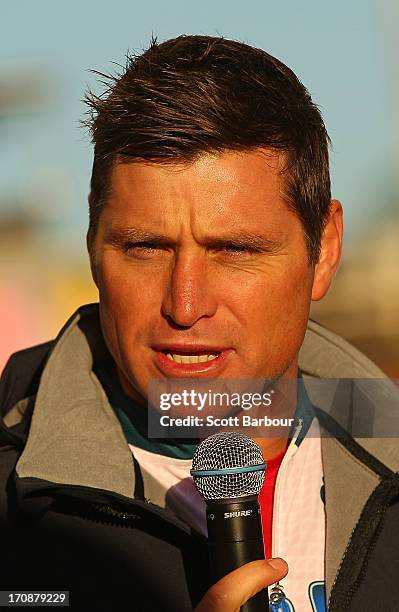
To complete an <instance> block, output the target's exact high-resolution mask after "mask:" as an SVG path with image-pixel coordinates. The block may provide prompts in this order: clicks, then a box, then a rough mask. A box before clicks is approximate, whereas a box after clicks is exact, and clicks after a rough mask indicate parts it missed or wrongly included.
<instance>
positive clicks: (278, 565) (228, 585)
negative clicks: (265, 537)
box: [194, 559, 288, 612]
mask: <svg viewBox="0 0 399 612" xmlns="http://www.w3.org/2000/svg"><path fill="white" fill-rule="evenodd" d="M287 571H288V567H287V564H286V562H285V561H283V559H270V560H269V561H265V560H263V561H262V560H258V561H251V563H246V564H245V565H243V566H241V567H239V568H238V569H236V570H234V571H233V572H230V573H229V574H227V576H224V578H221V579H220V580H219V581H218V582H217V583H216V584H214V585H213V586H212V587H211V588H210V589H209V590H208V591H207V592H206V594H205V595H204V597H203V598H202V599H201V601H200V603H199V604H198V605H197V606H196V608H195V610H194V612H238V611H239V610H240V609H241V610H242V608H243V606H244V605H245V604H247V602H248V600H249V601H250V600H251V598H253V596H254V595H256V594H257V593H259V592H260V591H262V589H264V588H265V587H268V586H270V585H271V584H274V583H275V582H277V581H278V580H281V578H284V576H286V574H287ZM247 605H248V604H247ZM262 605H263V608H262V610H263V612H268V605H267V601H266V599H265V600H264V603H263V604H262ZM244 610H245V608H244Z"/></svg>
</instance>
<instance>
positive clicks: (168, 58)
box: [84, 36, 331, 264]
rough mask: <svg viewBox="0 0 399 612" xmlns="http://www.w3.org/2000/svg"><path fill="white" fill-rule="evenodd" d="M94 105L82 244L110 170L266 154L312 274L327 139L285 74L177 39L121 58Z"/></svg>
mask: <svg viewBox="0 0 399 612" xmlns="http://www.w3.org/2000/svg"><path fill="white" fill-rule="evenodd" d="M97 74H100V76H101V77H103V78H104V79H105V81H104V80H103V83H105V84H106V85H107V89H106V91H105V92H104V93H103V94H102V95H101V96H96V95H95V94H93V93H92V92H89V93H88V94H87V95H86V102H87V104H88V106H89V116H90V118H89V120H88V121H86V122H84V123H85V124H86V125H87V126H89V128H90V130H91V134H92V140H93V143H94V163H93V171H92V178H91V193H90V198H89V203H90V224H89V231H88V243H89V248H90V244H91V242H92V240H93V238H94V237H95V234H96V230H97V225H98V220H99V216H100V213H101V210H102V207H103V205H104V202H105V201H106V198H107V193H108V186H109V175H110V170H111V168H112V166H113V164H114V163H115V162H116V161H118V162H121V163H123V162H131V161H135V160H136V161H143V160H146V161H149V162H153V163H162V164H165V163H185V162H187V163H188V162H192V161H193V160H195V159H196V158H198V157H199V156H200V155H201V154H205V153H217V152H221V151H226V150H231V151H246V150H247V151H249V150H253V149H256V148H269V149H272V150H275V151H281V152H284V153H285V159H286V164H285V167H284V174H285V176H284V195H285V197H286V201H287V204H288V206H289V207H290V208H291V209H292V210H294V211H295V212H296V214H297V215H298V217H299V219H300V220H301V222H302V225H303V228H304V236H305V240H306V243H307V247H308V253H309V261H310V263H311V264H315V263H316V262H317V260H318V258H319V253H320V239H321V235H322V232H323V228H324V225H325V221H326V218H327V215H328V212H329V205H330V197H331V195H330V175H329V163H328V145H329V137H328V134H327V132H326V129H325V126H324V123H323V119H322V117H321V114H320V112H319V110H318V108H317V106H315V104H314V103H313V102H312V99H311V97H310V95H309V93H308V91H307V90H306V88H305V87H304V86H303V85H302V83H301V82H300V81H299V79H298V78H297V77H296V76H295V74H294V73H293V72H292V70H290V69H289V68H287V66H285V65H284V64H283V63H282V62H280V61H279V60H277V59H276V58H274V57H273V56H271V55H269V54H268V53H266V52H265V51H263V50H262V49H256V48H254V47H250V46H249V45H246V44H244V43H241V42H237V41H233V40H227V39H224V38H221V37H220V38H216V37H210V36H179V37H178V38H174V39H171V40H167V41H166V42H163V43H161V44H158V43H157V41H156V39H153V40H152V41H151V44H150V47H149V48H148V50H147V51H145V52H143V53H142V54H141V55H130V54H128V56H127V62H126V66H125V69H124V71H123V73H122V74H118V75H117V76H107V75H104V74H101V73H97Z"/></svg>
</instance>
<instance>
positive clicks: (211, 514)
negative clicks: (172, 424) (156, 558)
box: [191, 432, 288, 612]
mask: <svg viewBox="0 0 399 612" xmlns="http://www.w3.org/2000/svg"><path fill="white" fill-rule="evenodd" d="M265 469H266V465H265V463H264V459H263V455H262V451H261V450H260V448H259V447H258V445H257V444H256V443H255V442H254V441H253V440H251V439H250V438H248V437H247V436H245V435H243V434H241V433H238V432H222V433H218V434H215V435H213V436H210V437H209V438H207V439H206V440H204V441H203V442H202V443H201V444H200V445H199V446H198V448H197V451H196V453H195V455H194V458H193V466H192V470H191V474H192V476H193V478H194V482H195V485H196V487H197V489H198V492H199V493H200V495H201V496H202V497H203V498H204V499H205V501H206V504H207V524H208V543H209V557H210V566H211V572H212V577H213V579H214V580H215V582H216V584H214V586H213V587H211V588H210V589H209V591H208V592H207V593H206V595H205V596H204V598H203V599H202V600H201V602H200V603H199V604H198V606H197V608H196V612H233V611H234V612H235V611H238V610H239V609H240V608H241V612H265V611H267V610H268V608H269V602H268V595H267V589H266V588H265V587H267V586H269V585H270V584H273V583H275V582H277V580H279V579H281V578H282V577H283V576H285V575H286V573H287V571H288V568H287V565H286V563H285V562H284V561H282V560H281V559H275V560H274V559H273V560H271V561H269V562H268V561H265V560H264V548H263V536H262V525H261V518H260V509H259V503H258V495H259V493H260V490H261V488H262V485H263V481H264V477H265Z"/></svg>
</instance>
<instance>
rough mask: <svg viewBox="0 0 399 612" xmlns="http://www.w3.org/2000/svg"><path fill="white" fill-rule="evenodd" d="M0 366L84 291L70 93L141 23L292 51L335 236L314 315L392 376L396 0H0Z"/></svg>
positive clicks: (289, 60) (397, 180) (120, 49)
mask: <svg viewBox="0 0 399 612" xmlns="http://www.w3.org/2000/svg"><path fill="white" fill-rule="evenodd" d="M1 9H2V10H1V15H2V17H1V22H0V155H1V164H0V371H1V369H2V367H3V365H4V364H5V362H6V360H7V358H8V356H9V355H10V353H11V352H13V351H15V350H17V349H20V348H24V347H26V346H29V345H32V344H34V343H38V342H42V341H45V340H47V339H50V338H51V337H54V335H55V334H56V333H57V331H58V329H59V327H60V326H61V325H62V324H63V323H64V321H65V319H66V318H67V317H68V316H69V315H70V314H71V313H72V312H73V310H74V309H75V308H76V307H77V306H79V305H80V304H81V303H84V302H89V301H96V299H97V293H96V291H95V288H94V286H93V285H92V283H91V281H90V275H89V266H88V260H87V256H86V251H85V232H86V227H87V221H88V213H87V203H86V202H87V193H88V185H89V179H90V171H91V163H92V147H91V144H90V140H89V137H88V135H87V133H86V132H85V130H84V129H83V128H81V127H80V126H79V120H81V119H82V118H84V114H85V107H84V104H83V102H82V99H83V96H84V92H85V90H86V89H87V87H88V86H90V87H92V88H94V89H95V90H96V91H97V92H99V91H101V87H100V86H99V85H97V84H96V78H95V76H94V75H93V74H91V73H90V71H89V70H90V69H91V68H93V69H96V70H99V71H103V72H110V71H115V70H116V69H117V66H115V64H114V63H113V62H116V63H119V64H123V63H124V57H125V54H126V51H127V50H128V49H130V50H132V51H135V50H136V51H140V50H142V49H143V48H146V47H147V46H148V44H149V41H150V38H151V35H152V34H153V35H154V36H157V37H158V39H159V40H160V41H162V40H165V39H167V38H170V37H173V36H177V35H180V34H210V35H223V36H225V37H231V38H235V39H238V40H241V41H244V42H247V43H249V44H251V45H254V46H258V47H262V48H263V49H265V50H266V51H268V52H270V53H271V54H272V55H275V56H276V57H278V58H279V59H281V60H282V61H283V62H285V63H286V64H288V66H290V67H291V68H292V69H293V70H294V71H295V72H296V74H297V75H298V76H299V78H300V79H301V80H302V81H303V83H304V84H305V85H306V86H307V88H308V89H309V91H310V93H311V94H312V97H313V100H314V101H315V102H316V103H317V104H318V105H319V106H320V108H321V110H322V113H323V116H324V119H325V122H326V125H327V129H328V132H329V134H330V137H331V140H332V144H333V148H332V152H331V173H332V185H333V196H334V197H337V198H339V199H340V200H341V201H342V203H343V205H344V210H345V221H346V237H345V252H344V258H343V262H342V264H341V269H340V271H339V274H338V277H337V279H336V281H335V284H334V287H333V289H332V290H331V292H330V294H329V296H328V297H327V298H326V299H325V300H324V301H323V302H321V303H319V304H316V305H315V307H314V308H313V310H312V316H313V317H314V318H316V320H319V321H320V322H322V323H324V324H325V325H327V326H328V327H330V328H331V329H333V330H334V331H337V332H338V333H341V334H342V335H343V336H344V337H346V338H347V339H348V340H350V341H351V342H353V343H354V344H355V345H356V346H358V347H359V348H360V349H361V350H363V351H364V352H365V353H366V354H367V355H368V356H370V357H371V358H372V359H374V360H375V361H376V362H377V363H378V364H379V365H380V367H381V368H383V369H384V371H385V372H387V373H388V374H389V375H391V376H397V377H399V316H398V305H399V272H398V268H399V205H398V195H399V177H398V169H399V167H398V161H399V145H398V142H399V140H398V132H399V130H398V126H399V111H398V109H399V75H398V60H397V58H398V57H399V42H398V40H399V39H398V37H397V34H396V33H397V30H398V26H399V3H398V2H397V0H351V1H350V2H348V1H347V0H335V1H334V2H331V1H329V0H302V1H301V2H298V1H296V0H280V2H272V1H270V0H262V1H260V0H248V1H247V2H238V1H234V0H230V1H226V0H218V1H217V2H215V0H202V1H201V2H192V1H189V0H186V1H184V2H183V1H181V0H168V2H162V1H161V0H153V1H152V2H148V3H142V2H135V1H134V0H130V1H126V0H114V2H112V3H110V2H102V1H99V0H97V1H95V2H94V1H93V0H85V1H84V2H79V3H78V2H77V1H76V0H72V1H70V2H57V1H54V0H35V2H32V1H29V0H20V1H19V2H15V3H11V2H5V0H3V1H2V2H1Z"/></svg>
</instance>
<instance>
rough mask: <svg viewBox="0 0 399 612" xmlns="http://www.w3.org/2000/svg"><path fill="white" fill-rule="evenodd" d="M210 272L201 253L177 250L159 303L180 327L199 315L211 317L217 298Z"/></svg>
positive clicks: (193, 322) (195, 319)
mask: <svg viewBox="0 0 399 612" xmlns="http://www.w3.org/2000/svg"><path fill="white" fill-rule="evenodd" d="M210 274H211V271H210V270H208V269H207V266H206V261H205V260H204V258H203V257H202V256H201V255H200V254H191V255H187V254H183V253H179V254H178V255H177V256H176V258H175V260H174V264H173V267H172V269H171V273H170V278H169V283H168V286H167V289H166V292H165V297H164V299H163V302H162V312H163V314H164V315H165V316H166V317H168V318H169V319H170V320H172V321H173V323H175V324H176V325H178V326H181V327H192V326H193V325H194V324H195V323H196V322H197V321H198V320H199V319H201V318H202V317H212V316H213V315H214V314H215V312H216V310H217V300H216V296H215V292H214V290H213V288H212V279H211V278H210Z"/></svg>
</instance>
